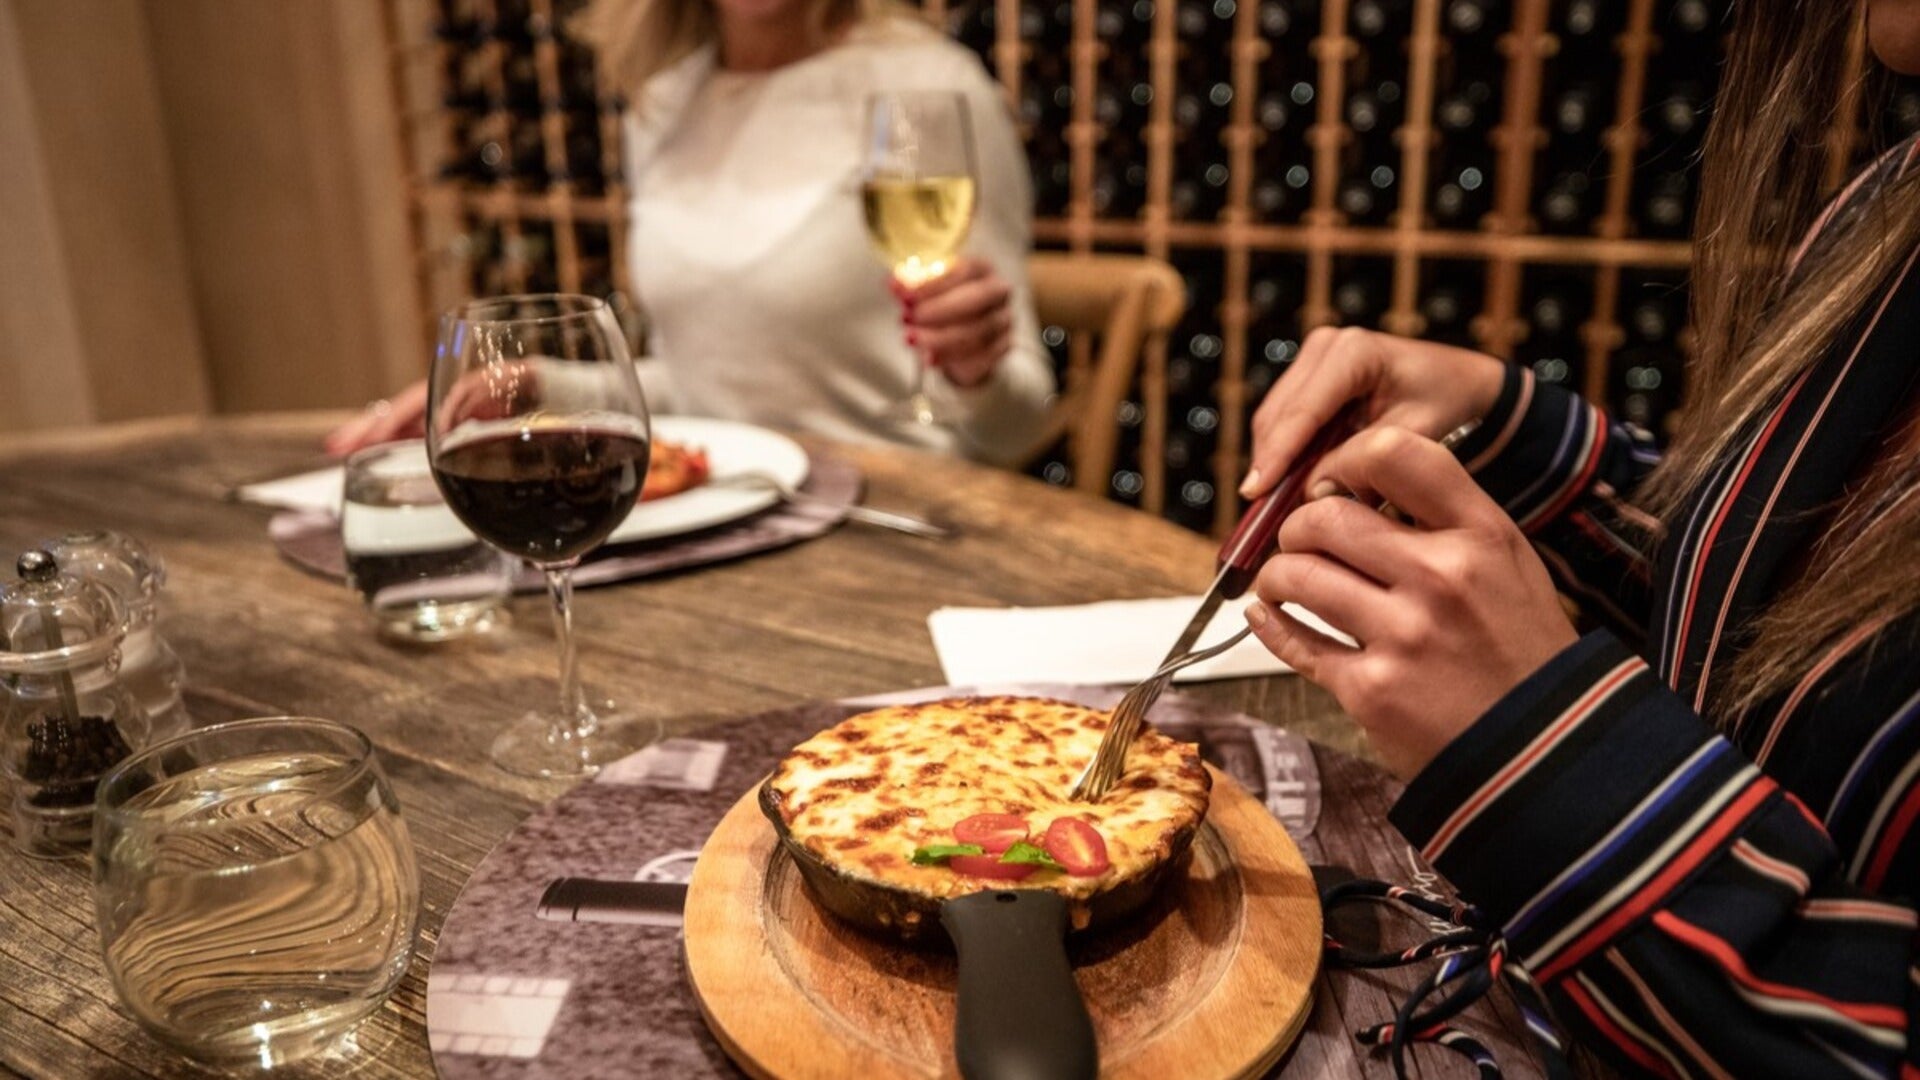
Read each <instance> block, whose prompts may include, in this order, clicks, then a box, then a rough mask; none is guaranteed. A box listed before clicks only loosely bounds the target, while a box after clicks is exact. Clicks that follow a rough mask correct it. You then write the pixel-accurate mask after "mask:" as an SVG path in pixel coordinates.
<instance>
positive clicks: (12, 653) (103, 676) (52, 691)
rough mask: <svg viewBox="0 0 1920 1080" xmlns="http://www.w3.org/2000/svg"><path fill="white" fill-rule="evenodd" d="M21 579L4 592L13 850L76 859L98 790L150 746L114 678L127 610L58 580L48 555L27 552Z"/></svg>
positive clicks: (95, 588) (96, 588)
mask: <svg viewBox="0 0 1920 1080" xmlns="http://www.w3.org/2000/svg"><path fill="white" fill-rule="evenodd" d="M17 569H18V572H19V580H18V581H17V582H14V583H11V584H8V585H3V586H0V686H4V688H5V691H6V698H5V711H4V713H3V714H0V750H3V751H4V752H3V753H0V771H3V772H4V773H5V776H6V779H7V782H8V786H9V787H10V788H11V789H12V792H11V794H12V802H13V841H14V846H15V847H17V848H19V849H20V850H21V851H23V852H25V853H26V854H28V855H34V856H40V857H46V858H57V857H61V856H66V855H74V854H81V853H84V852H85V851H86V850H87V848H88V845H89V843H90V842H91V840H92V837H93V791H94V785H95V783H96V782H97V781H98V780H99V778H100V775H101V774H102V773H104V772H106V771H107V770H108V769H109V768H111V767H112V766H113V765H115V764H117V763H118V762H119V761H120V760H121V759H123V758H125V757H126V756H127V755H129V754H131V753H132V752H133V751H135V750H137V749H139V748H141V747H143V746H145V745H146V744H147V741H148V734H149V730H150V729H149V725H148V723H147V717H146V713H145V712H143V711H142V710H141V708H140V706H139V703H138V702H136V701H135V700H134V698H133V695H132V694H130V693H128V692H127V690H126V689H125V688H124V687H122V686H121V685H120V682H119V679H118V678H117V673H118V670H119V667H120V645H121V642H122V641H123V640H124V639H125V638H126V635H127V609H126V607H125V605H123V604H122V603H121V601H120V598H119V597H118V596H117V595H116V594H115V593H114V592H113V591H112V590H111V589H108V588H107V587H106V586H104V585H101V584H99V583H97V582H92V581H86V580H83V579H81V578H78V577H75V576H73V575H70V574H63V573H61V572H60V564H59V562H58V561H57V560H56V559H55V558H54V557H53V555H51V554H49V553H48V552H45V551H29V552H27V553H26V554H24V555H22V556H20V561H19V564H18V567H17Z"/></svg>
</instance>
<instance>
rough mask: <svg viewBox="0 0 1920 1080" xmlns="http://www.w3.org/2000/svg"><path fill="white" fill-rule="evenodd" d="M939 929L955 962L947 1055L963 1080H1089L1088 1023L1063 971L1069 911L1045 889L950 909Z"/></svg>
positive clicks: (950, 904) (995, 895) (986, 896)
mask: <svg viewBox="0 0 1920 1080" xmlns="http://www.w3.org/2000/svg"><path fill="white" fill-rule="evenodd" d="M940 923H941V925H943V926H945V927H946V928H947V936H948V937H951V938H952V939H953V949H954V952H955V953H956V954H958V955H959V957H960V994H959V997H960V1000H959V1005H958V1008H957V1015H956V1016H955V1018H954V1025H953V1028H954V1030H953V1049H954V1054H955V1056H956V1057H957V1058H959V1061H960V1075H961V1076H964V1077H966V1078H967V1080H1082V1078H1085V1080H1092V1078H1093V1077H1094V1076H1096V1075H1098V1073H1099V1071H1100V1051H1099V1048H1098V1047H1097V1046H1096V1045H1095V1043H1094V1039H1093V1021H1092V1020H1091V1019H1089V1018H1088V1016H1087V1007H1086V1004H1085V1003H1084V1002H1082V1001H1081V1000H1080V987H1079V986H1078V985H1076V984H1075V983H1074V981H1073V969H1072V967H1071V966H1069V965H1068V963H1067V948H1066V941H1065V938H1066V932H1067V902H1066V901H1065V900H1064V899H1062V898H1061V897H1060V895H1059V894H1058V893H1055V892H1052V891H1049V890H1047V889H999V890H995V891H992V892H980V893H974V894H973V895H971V896H963V897H960V898H959V899H957V900H949V901H947V902H946V903H945V904H943V905H941V908H940Z"/></svg>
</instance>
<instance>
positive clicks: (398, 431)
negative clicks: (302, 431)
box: [321, 379, 427, 457]
mask: <svg viewBox="0 0 1920 1080" xmlns="http://www.w3.org/2000/svg"><path fill="white" fill-rule="evenodd" d="M426 433H427V381H426V380H425V379H422V380H420V381H419V382H417V383H414V384H413V385H412V386H409V387H407V388H406V389H405V390H402V391H400V392H399V393H397V394H395V395H393V396H392V397H391V398H388V399H387V400H385V401H376V402H374V403H373V404H372V405H369V406H367V408H366V409H365V410H364V411H362V412H361V413H360V415H359V416H356V417H354V418H353V419H351V420H349V421H347V422H346V423H344V424H341V425H340V426H339V427H337V428H334V429H333V430H332V431H330V432H328V433H327V436H326V438H325V439H324V440H322V442H321V445H322V446H323V447H325V448H326V451H327V453H329V454H331V455H333V456H334V457H346V456H347V455H348V454H351V453H353V452H354V451H355V450H358V449H360V448H361V447H363V446H376V445H378V444H380V443H387V442H394V441H395V440H398V439H417V438H420V437H421V436H423V435H425V434H426Z"/></svg>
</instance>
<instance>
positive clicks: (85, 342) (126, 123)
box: [0, 0, 208, 423]
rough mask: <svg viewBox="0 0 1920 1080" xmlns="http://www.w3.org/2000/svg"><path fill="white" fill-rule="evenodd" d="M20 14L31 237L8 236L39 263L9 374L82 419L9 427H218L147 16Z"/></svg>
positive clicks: (4, 301)
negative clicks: (200, 419)
mask: <svg viewBox="0 0 1920 1080" xmlns="http://www.w3.org/2000/svg"><path fill="white" fill-rule="evenodd" d="M7 11H8V23H7V26H6V37H7V38H8V39H10V40H9V43H8V44H9V46H10V49H9V52H10V53H11V55H10V56H8V58H7V67H8V68H9V71H8V73H7V75H6V76H5V80H6V82H7V84H8V85H9V87H10V88H11V90H10V92H9V93H8V95H7V96H8V98H9V102H8V109H7V111H8V113H9V115H10V117H11V118H12V119H10V121H9V123H8V128H7V135H8V137H7V138H6V139H5V141H4V142H0V147H3V148H4V150H3V151H0V152H3V153H4V155H5V156H7V157H9V158H13V159H14V160H12V161H10V162H9V163H8V165H7V166H6V168H7V169H8V170H9V172H8V174H7V178H6V179H5V180H4V181H0V203H6V204H7V209H6V210H5V211H4V213H5V214H6V215H8V217H9V218H10V219H13V220H15V221H17V222H18V223H19V225H18V226H17V227H18V228H19V230H20V231H16V229H15V228H8V229H7V230H5V232H4V235H5V237H6V242H7V244H8V246H12V245H14V244H15V243H16V239H15V238H16V237H20V238H22V240H24V241H25V243H24V244H23V246H24V247H25V248H27V249H29V251H31V252H37V254H27V253H24V252H14V253H12V254H10V255H9V256H8V257H7V258H8V262H9V264H10V265H15V266H19V268H20V269H19V273H21V274H22V275H23V276H19V277H16V276H14V275H13V274H11V273H10V274H9V277H8V279H7V280H6V282H5V285H4V288H0V307H4V308H6V309H8V310H9V311H11V312H12V314H10V315H9V316H7V320H6V321H7V327H8V331H7V345H8V348H7V350H6V353H5V354H4V355H0V368H4V369H6V371H7V373H8V374H7V376H6V381H5V384H4V385H9V387H10V388H11V387H19V388H21V390H22V392H23V393H26V392H31V393H38V392H39V390H40V389H41V388H45V389H47V390H50V391H57V392H58V394H59V395H60V397H61V398H63V399H67V403H66V404H65V405H63V406H60V407H57V408H55V407H52V406H46V408H50V409H52V411H51V412H50V413H47V414H45V415H41V414H38V413H35V412H33V411H32V410H34V409H39V408H42V406H33V405H28V404H26V403H24V402H16V403H13V404H10V405H8V406H7V413H6V415H8V416H19V417H20V418H21V421H22V422H26V421H28V420H29V419H31V420H33V421H35V422H39V423H50V422H65V423H71V422H80V421H85V420H117V419H124V418H128V417H135V416H151V415H158V414H162V413H175V412H198V411H204V410H205V409H206V407H207V403H208V387H207V380H206V377H205V375H204V373H203V371H202V368H201V339H200V335H199V331H198V328H197V326H196V322H195V318H194V308H193V303H192V294H191V289H190V284H189V280H188V275H187V273H186V265H187V262H186V255H185V249H186V240H185V237H184V236H183V234H182V232H181V229H180V222H179V218H178V215H177V212H176V210H177V201H176V199H175V197H174V187H173V181H172V170H171V167H170V153H171V148H170V147H169V146H168V145H167V140H166V133H165V130H164V127H163V125H162V121H161V114H160V110H159V108H158V106H157V104H156V102H155V94H154V69H153V64H152V63H151V60H150V58H149V49H148V36H147V28H146V22H145V19H144V17H143V14H142V12H141V10H140V8H139V7H138V6H137V5H136V4H135V3H133V2H131V0H61V2H59V3H36V2H31V0H8V8H7ZM22 93H24V95H25V98H26V101H25V105H26V106H27V115H26V116H25V117H22V116H21V115H20V105H21V104H22V102H20V101H19V96H20V95H21V94H22ZM22 129H25V130H22ZM36 166H37V168H36ZM36 173H37V175H36ZM29 260H31V261H30V262H29ZM62 309H64V313H63V312H62ZM61 323H65V324H67V325H70V326H71V336H70V338H69V342H68V344H66V345H58V344H57V342H58V340H59V337H60V336H61V334H60V332H59V331H58V330H57V328H56V327H57V325H58V324H61ZM29 324H34V328H29ZM16 334H20V335H22V336H21V337H19V338H16V337H15V335H16ZM49 335H52V336H49ZM73 340H77V343H78V346H79V354H78V355H77V356H76V355H75V354H74V353H73V351H72V347H71V342H72V341H73ZM42 349H51V350H52V351H48V352H42V351H41V350H42ZM28 387H32V388H33V389H32V390H31V391H28V390H27V388H28ZM82 387H84V389H82ZM76 394H77V395H80V396H81V397H83V398H84V401H80V400H77V399H76V398H75V395H76ZM14 396H15V395H14V394H11V393H10V394H8V397H9V398H12V397H14Z"/></svg>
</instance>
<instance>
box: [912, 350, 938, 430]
mask: <svg viewBox="0 0 1920 1080" xmlns="http://www.w3.org/2000/svg"><path fill="white" fill-rule="evenodd" d="M909 348H910V350H911V351H912V353H913V390H912V392H911V393H909V394H908V395H907V402H908V407H909V408H911V409H912V410H913V419H914V420H915V421H916V422H917V423H921V424H931V423H933V399H932V398H930V397H928V396H927V367H928V364H927V356H926V353H924V352H922V351H921V350H920V349H919V347H918V346H910V347H909Z"/></svg>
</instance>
